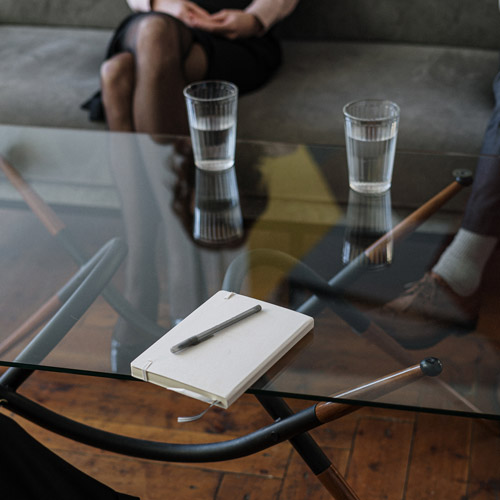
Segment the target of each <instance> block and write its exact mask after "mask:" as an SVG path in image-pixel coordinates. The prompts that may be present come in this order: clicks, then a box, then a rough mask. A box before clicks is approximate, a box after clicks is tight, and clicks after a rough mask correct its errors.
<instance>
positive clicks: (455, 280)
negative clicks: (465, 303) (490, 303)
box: [432, 229, 498, 297]
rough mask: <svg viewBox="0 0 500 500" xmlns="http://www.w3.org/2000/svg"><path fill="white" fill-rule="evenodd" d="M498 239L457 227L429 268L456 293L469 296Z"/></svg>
mask: <svg viewBox="0 0 500 500" xmlns="http://www.w3.org/2000/svg"><path fill="white" fill-rule="evenodd" d="M497 242H498V238H496V237H494V236H483V235H481V234H477V233H473V232H472V231H468V230H467V229H460V230H459V231H458V233H457V234H456V235H455V238H454V239H453V241H452V242H451V244H450V245H449V246H448V248H447V249H446V250H445V251H444V252H443V254H442V255H441V257H440V258H439V261H438V263H437V264H436V265H435V266H434V267H433V268H432V270H433V271H434V272H435V273H436V274H439V276H441V277H442V278H443V279H444V280H445V281H446V283H448V285H449V286H450V287H451V289H452V290H453V291H454V292H455V293H458V295H462V296H464V297H465V296H468V295H472V294H473V293H474V292H475V291H476V290H477V289H478V288H479V284H480V283H481V276H482V274H483V269H484V267H485V266H486V263H487V262H488V259H489V258H490V256H491V254H492V253H493V250H494V249H495V246H496V244H497Z"/></svg>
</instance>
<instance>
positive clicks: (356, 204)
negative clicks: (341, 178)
mask: <svg viewBox="0 0 500 500" xmlns="http://www.w3.org/2000/svg"><path fill="white" fill-rule="evenodd" d="M346 219H347V220H346V231H345V235H344V246H343V249H342V262H343V263H344V264H348V263H349V262H350V261H351V260H353V259H354V258H355V257H357V256H358V255H359V254H361V253H362V252H363V251H364V250H366V249H367V248H368V247H370V245H372V244H373V243H374V242H375V241H377V240H378V239H379V238H380V237H381V236H383V235H384V234H385V233H387V232H388V231H390V230H391V229H392V219H391V194H390V191H386V192H385V193H382V194H375V195H374V194H362V193H358V192H356V191H353V190H352V189H351V190H350V191H349V204H348V206H347V217H346ZM392 246H393V245H392V238H390V239H389V240H388V241H387V242H386V243H385V244H384V245H382V246H381V247H380V249H379V250H378V251H376V252H370V255H371V257H370V259H369V260H368V263H367V265H368V267H371V268H377V267H380V266H386V265H388V264H390V263H391V262H392Z"/></svg>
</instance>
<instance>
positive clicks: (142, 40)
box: [101, 12, 208, 134]
mask: <svg viewBox="0 0 500 500" xmlns="http://www.w3.org/2000/svg"><path fill="white" fill-rule="evenodd" d="M123 46H124V47H123V49H124V51H123V52H120V53H118V54H116V55H115V56H113V57H111V58H110V59H108V60H107V61H105V62H104V63H103V65H102V67H101V87H102V97H103V103H104V108H105V110H106V118H107V122H108V125H109V128H110V129H111V130H114V131H122V132H131V131H137V132H144V133H149V134H162V133H163V134H176V133H187V132H188V124H187V116H186V111H185V105H184V98H183V95H182V89H183V88H184V87H185V85H186V84H187V83H189V82H192V81H194V80H200V79H203V77H204V76H205V75H206V72H207V67H208V59H207V55H206V53H205V50H204V49H203V47H202V46H201V45H200V44H199V43H196V42H195V41H194V38H193V34H192V32H191V30H190V29H189V28H188V27H187V26H185V25H183V24H182V23H181V22H180V21H178V20H176V19H174V18H172V17H170V16H168V15H165V14H161V13H156V12H155V13H150V14H148V15H144V16H141V17H139V18H138V19H137V20H135V21H134V22H132V23H131V25H130V26H129V27H128V29H127V32H126V34H125V37H124V43H123Z"/></svg>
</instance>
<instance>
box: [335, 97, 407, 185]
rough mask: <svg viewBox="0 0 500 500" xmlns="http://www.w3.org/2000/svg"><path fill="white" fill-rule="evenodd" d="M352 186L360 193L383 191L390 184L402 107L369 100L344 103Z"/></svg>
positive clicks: (389, 102) (386, 102)
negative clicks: (400, 108)
mask: <svg viewBox="0 0 500 500" xmlns="http://www.w3.org/2000/svg"><path fill="white" fill-rule="evenodd" d="M343 111H344V125H345V137H346V146H347V166H348V170H349V186H350V187H351V189H353V190H354V191H357V192H359V193H383V192H384V191H387V190H388V189H389V188H390V187H391V181H392V170H393V165H394V154H395V151H396V139H397V135H398V127H399V106H398V105H397V104H395V103H394V102H391V101H384V100H379V99H366V100H362V101H354V102H350V103H348V104H346V105H345V106H344V109H343Z"/></svg>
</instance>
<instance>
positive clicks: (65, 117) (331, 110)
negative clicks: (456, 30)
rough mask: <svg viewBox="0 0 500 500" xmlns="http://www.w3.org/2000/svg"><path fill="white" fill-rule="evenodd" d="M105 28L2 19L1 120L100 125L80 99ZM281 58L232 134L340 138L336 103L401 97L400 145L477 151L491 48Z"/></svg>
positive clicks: (295, 49)
mask: <svg viewBox="0 0 500 500" xmlns="http://www.w3.org/2000/svg"><path fill="white" fill-rule="evenodd" d="M109 37H110V31H109V30H94V29H92V30H91V29H68V28H50V27H33V26H31V27H30V26H24V27H23V26H0V75H1V78H0V122H2V123H10V124H18V125H39V126H54V127H75V128H104V124H102V123H100V124H96V123H93V122H89V120H88V117H87V113H86V112H84V111H82V110H81V109H80V104H81V103H82V102H83V101H84V100H85V99H86V98H87V97H88V96H90V95H91V94H92V93H93V92H94V91H95V90H96V89H97V88H98V86H99V76H98V75H99V65H100V63H101V61H102V58H103V54H104V51H105V47H106V44H107V41H108V39H109ZM284 55H285V63H284V65H283V67H282V68H281V69H280V71H279V72H278V74H277V75H276V78H275V79H274V80H273V81H272V82H271V83H270V84H269V85H268V86H266V87H265V88H263V89H261V90H259V91H258V92H256V93H253V94H251V95H247V96H245V97H243V98H242V99H241V101H240V110H239V119H238V136H239V137H241V138H250V139H265V140H276V141H285V142H306V143H316V144H318V143H328V144H343V143H344V135H343V118H342V106H343V105H344V104H345V103H346V102H348V101H350V100H354V99H359V98H365V97H380V98H387V99H392V100H394V101H396V102H397V103H398V104H399V105H400V106H401V113H402V116H401V127H400V134H399V138H398V147H400V148H403V149H419V150H421V149H426V150H429V149H431V150H445V151H456V152H466V153H477V152H478V151H479V148H480V145H481V140H482V136H483V132H484V129H485V126H486V123H487V121H488V118H489V114H490V111H491V107H492V104H493V101H492V94H491V90H490V88H491V87H490V82H491V81H492V79H493V77H494V75H495V72H496V70H497V59H498V56H497V52H496V51H494V50H482V49H458V48H446V47H433V46H423V45H400V44H383V43H360V42H298V41H284Z"/></svg>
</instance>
